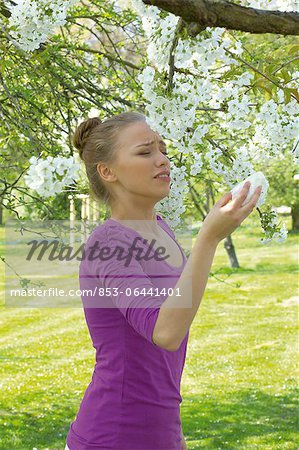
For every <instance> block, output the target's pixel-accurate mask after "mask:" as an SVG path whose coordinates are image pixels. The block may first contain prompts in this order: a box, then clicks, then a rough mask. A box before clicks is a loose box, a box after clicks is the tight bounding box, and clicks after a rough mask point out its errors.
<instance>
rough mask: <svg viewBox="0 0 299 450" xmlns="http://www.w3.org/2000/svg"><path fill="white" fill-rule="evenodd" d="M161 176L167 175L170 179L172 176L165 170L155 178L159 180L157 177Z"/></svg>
mask: <svg viewBox="0 0 299 450" xmlns="http://www.w3.org/2000/svg"><path fill="white" fill-rule="evenodd" d="M160 175H167V176H168V178H169V175H170V172H169V171H166V170H164V171H163V172H160V173H158V174H157V175H156V176H155V177H154V178H157V177H159V176H160Z"/></svg>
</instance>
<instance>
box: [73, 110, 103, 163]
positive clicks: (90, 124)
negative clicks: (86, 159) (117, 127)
mask: <svg viewBox="0 0 299 450" xmlns="http://www.w3.org/2000/svg"><path fill="white" fill-rule="evenodd" d="M101 123H102V121H101V119H100V118H99V117H91V118H89V119H86V120H84V122H82V123H80V125H79V126H78V127H77V128H76V130H75V133H74V135H73V145H74V147H76V148H77V149H78V150H79V154H80V157H81V158H82V153H83V148H84V145H85V143H86V140H87V138H88V136H89V135H90V133H91V131H92V130H93V129H94V128H95V127H97V126H98V125H100V124H101Z"/></svg>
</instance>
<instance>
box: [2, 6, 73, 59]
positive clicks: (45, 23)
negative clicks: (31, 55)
mask: <svg viewBox="0 0 299 450" xmlns="http://www.w3.org/2000/svg"><path fill="white" fill-rule="evenodd" d="M76 3H78V0H51V1H50V0H38V1H37V0H15V1H14V2H13V3H12V5H10V6H9V8H10V12H11V16H10V19H9V28H10V33H11V35H12V37H14V38H15V39H16V40H17V42H18V44H19V45H20V47H21V48H22V49H23V50H24V51H33V50H35V49H37V48H39V46H40V44H41V43H43V42H45V41H46V40H47V38H48V37H49V36H50V35H51V34H53V33H54V31H55V29H56V28H57V27H59V26H62V25H64V24H65V22H66V14H67V11H68V9H69V8H70V7H71V6H73V5H75V4H76Z"/></svg>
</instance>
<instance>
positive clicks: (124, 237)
mask: <svg viewBox="0 0 299 450" xmlns="http://www.w3.org/2000/svg"><path fill="white" fill-rule="evenodd" d="M133 235H134V231H133V230H130V229H129V228H126V227H124V226H123V225H121V224H119V223H117V222H112V221H105V222H103V223H102V224H101V225H99V226H98V227H96V228H95V229H94V230H93V232H92V233H91V235H90V237H89V240H90V242H94V241H95V240H98V241H100V242H102V243H106V244H109V245H115V244H116V243H119V244H121V243H123V244H124V243H132V236H133Z"/></svg>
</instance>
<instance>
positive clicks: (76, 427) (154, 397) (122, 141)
mask: <svg viewBox="0 0 299 450" xmlns="http://www.w3.org/2000/svg"><path fill="white" fill-rule="evenodd" d="M73 142H74V145H75V147H76V148H77V149H78V150H79V153H80V157H81V158H82V160H83V161H84V163H85V167H86V172H87V176H88V179H89V182H90V189H91V192H92V193H93V195H94V196H95V198H97V199H98V200H99V201H104V202H105V204H106V205H107V207H109V208H110V211H111V213H110V218H109V219H107V220H105V221H104V222H103V223H102V224H101V225H99V226H97V227H96V228H95V229H94V230H93V232H92V233H91V235H90V236H89V238H88V240H87V242H86V245H85V257H84V258H82V261H81V264H80V274H79V279H80V288H81V290H82V291H84V293H83V294H82V301H83V306H84V314H85V318H86V322H87V326H88V329H89V332H90V336H91V339H92V343H93V346H94V348H95V349H96V364H95V369H94V372H93V376H92V381H91V382H90V384H89V385H88V387H87V389H86V391H85V394H84V398H83V399H82V402H81V405H80V408H79V411H78V413H77V416H76V419H75V420H74V422H72V423H71V425H70V429H69V432H68V435H67V445H66V447H65V449H66V450H183V449H187V446H186V442H185V439H184V435H183V431H182V426H181V420H180V403H181V401H182V397H181V395H180V382H181V375H182V371H183V368H184V363H185V357H186V350H187V343H188V337H189V328H190V325H191V324H192V321H193V319H194V317H195V315H196V312H197V310H198V307H199V305H200V302H201V299H202V297H203V294H204V290H205V287H206V283H207V279H208V274H209V270H210V267H211V264H212V261H213V258H214V254H215V251H216V248H217V245H218V243H219V242H220V241H221V240H222V239H224V238H225V237H226V236H227V235H228V234H230V233H232V232H233V231H234V229H236V228H237V227H238V226H239V225H240V224H241V222H242V221H243V220H244V219H245V218H246V217H247V216H248V215H249V214H250V213H251V212H252V210H253V208H254V206H255V204H256V202H257V200H258V196H259V195H260V192H261V189H260V188H258V189H257V190H256V191H255V193H254V195H253V196H252V199H251V200H250V202H249V203H247V204H246V205H245V206H241V205H242V203H243V201H244V199H245V198H246V196H247V193H248V190H249V186H246V185H245V186H244V187H243V190H242V192H241V193H240V194H239V196H238V197H237V198H235V199H234V200H233V201H231V202H230V200H232V196H231V193H230V192H229V193H226V194H225V195H224V196H223V197H222V198H221V199H220V200H219V201H218V202H217V203H216V204H215V205H214V206H213V208H212V209H211V211H210V213H209V214H208V216H207V217H206V219H205V220H204V222H203V225H202V228H201V230H200V232H199V234H198V236H197V238H196V242H195V244H194V246H193V248H192V252H191V254H190V256H189V258H188V259H187V258H186V256H185V254H184V252H183V249H182V247H181V246H180V244H179V243H178V242H177V241H176V238H175V235H174V233H173V231H172V230H171V228H170V227H169V226H168V224H167V222H166V221H165V220H164V219H163V218H162V217H161V216H160V215H157V214H156V212H155V209H154V208H155V204H156V203H157V202H159V201H160V200H161V199H163V198H164V197H166V196H167V195H168V194H169V190H170V178H169V176H168V175H170V177H171V174H170V164H169V159H168V156H167V149H166V146H165V143H164V142H163V140H162V139H161V136H160V135H159V134H158V133H157V132H155V131H154V130H152V129H151V128H150V127H149V126H148V124H147V122H146V120H145V116H143V115H142V114H140V113H138V112H133V111H132V112H127V113H123V114H119V115H116V116H113V117H111V118H109V119H107V120H105V121H104V122H101V120H100V119H99V118H92V119H88V120H86V121H84V122H83V123H81V124H80V125H79V127H78V128H77V129H76V131H75V133H74V136H73ZM165 175H166V176H165ZM192 275H193V276H192ZM171 288H172V290H171ZM88 291H89V293H90V292H92V293H93V294H92V296H90V295H87V292H88Z"/></svg>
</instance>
